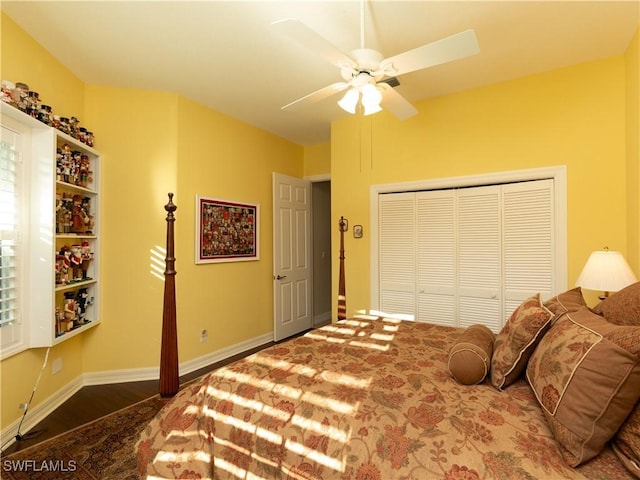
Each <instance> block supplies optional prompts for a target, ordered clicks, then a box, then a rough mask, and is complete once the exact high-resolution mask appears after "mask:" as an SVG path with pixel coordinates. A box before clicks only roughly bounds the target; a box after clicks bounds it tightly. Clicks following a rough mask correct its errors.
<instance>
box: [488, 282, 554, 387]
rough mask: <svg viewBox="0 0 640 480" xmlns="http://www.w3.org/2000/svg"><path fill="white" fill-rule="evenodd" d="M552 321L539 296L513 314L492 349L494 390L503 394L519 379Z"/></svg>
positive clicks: (551, 314)
mask: <svg viewBox="0 0 640 480" xmlns="http://www.w3.org/2000/svg"><path fill="white" fill-rule="evenodd" d="M553 317H554V315H553V313H552V312H551V311H549V310H548V309H547V308H546V307H545V306H544V305H542V303H541V302H540V294H539V293H536V294H535V295H534V296H532V297H529V298H528V299H526V300H525V301H524V302H522V304H521V305H520V306H519V307H518V308H516V309H515V310H514V312H513V313H512V314H511V317H509V320H507V323H506V324H505V326H504V327H502V330H501V331H500V333H499V334H498V336H497V337H496V341H495V343H494V345H493V358H492V360H491V384H492V385H493V386H494V387H496V388H497V389H499V390H502V389H503V388H506V387H508V386H509V385H511V384H512V383H513V382H515V381H516V380H517V379H518V377H519V376H520V375H521V374H522V372H523V371H524V369H525V367H526V366H527V361H528V360H529V357H530V356H531V354H532V353H533V350H534V349H535V348H536V345H537V344H538V342H539V341H540V339H541V338H542V335H544V332H545V331H546V330H547V328H548V327H549V325H550V322H551V319H552V318H553Z"/></svg>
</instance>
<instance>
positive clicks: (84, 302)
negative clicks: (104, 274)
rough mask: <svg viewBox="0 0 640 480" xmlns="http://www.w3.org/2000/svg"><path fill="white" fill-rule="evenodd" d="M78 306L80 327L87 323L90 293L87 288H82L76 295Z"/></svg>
mask: <svg viewBox="0 0 640 480" xmlns="http://www.w3.org/2000/svg"><path fill="white" fill-rule="evenodd" d="M76 304H77V307H78V321H77V323H78V324H79V325H84V324H85V323H87V306H88V305H89V292H88V291H87V289H86V288H81V289H79V290H78V292H77V293H76Z"/></svg>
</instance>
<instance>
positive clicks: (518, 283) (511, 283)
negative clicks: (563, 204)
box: [503, 180, 555, 321]
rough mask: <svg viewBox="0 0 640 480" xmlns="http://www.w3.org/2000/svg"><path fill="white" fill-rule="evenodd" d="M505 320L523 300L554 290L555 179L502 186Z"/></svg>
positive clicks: (544, 294)
mask: <svg viewBox="0 0 640 480" xmlns="http://www.w3.org/2000/svg"><path fill="white" fill-rule="evenodd" d="M503 205H504V207H503V211H504V213H503V218H504V226H503V244H504V246H503V252H504V275H505V282H504V283H505V292H504V294H505V321H506V319H507V318H508V317H509V315H511V312H513V310H515V309H516V308H517V307H518V305H520V304H521V303H522V301H523V300H524V299H526V298H528V297H529V296H531V295H533V294H535V293H538V292H540V296H541V297H542V299H543V301H544V300H546V299H548V298H549V297H551V296H552V292H554V288H553V287H554V286H553V272H554V264H555V262H554V258H553V252H554V249H553V245H554V238H553V212H554V205H553V180H537V181H531V182H522V183H515V184H510V185H504V186H503Z"/></svg>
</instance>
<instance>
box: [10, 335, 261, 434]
mask: <svg viewBox="0 0 640 480" xmlns="http://www.w3.org/2000/svg"><path fill="white" fill-rule="evenodd" d="M271 341H273V332H270V333H266V334H264V335H261V336H259V337H255V338H252V339H249V340H246V341H244V342H240V343H236V344H235V345H231V346H230V347H226V348H222V349H220V350H217V351H215V352H211V353H208V354H206V355H203V356H202V357H198V358H194V359H192V360H187V361H186V362H184V363H182V364H180V365H179V371H180V375H185V374H187V373H191V372H194V371H196V370H198V369H200V368H204V367H206V366H208V365H212V364H214V363H216V362H219V361H222V360H225V359H227V358H229V357H232V356H234V355H237V354H239V353H242V352H246V351H248V350H251V349H253V348H256V347H260V346H262V345H264V344H266V343H269V342H271ZM159 377H160V367H148V368H133V369H127V370H111V371H105V372H90V373H85V374H84V375H82V376H80V377H77V378H76V379H74V380H73V381H72V382H70V383H68V384H67V385H65V386H64V387H62V388H61V389H60V390H58V391H57V392H56V393H54V394H53V395H51V396H50V397H49V398H46V399H45V400H43V401H42V402H40V403H39V404H38V405H36V406H34V407H33V408H30V409H29V411H28V412H27V416H26V417H25V419H24V422H23V423H22V426H21V427H20V431H21V434H24V433H26V432H28V431H29V430H31V429H32V428H33V427H35V426H36V425H37V424H38V423H39V422H41V421H42V420H44V419H45V417H46V416H47V415H49V414H51V413H52V412H53V411H54V410H55V409H56V408H58V407H59V406H60V405H62V404H63V403H64V402H66V401H67V400H68V399H69V398H71V396H72V395H73V394H74V393H76V392H77V391H78V390H80V389H81V388H82V387H85V386H89V385H107V384H111V383H126V382H140V381H145V380H157V379H158V378H159ZM20 420H21V418H18V419H17V420H15V421H14V422H12V423H11V424H10V425H8V426H7V427H6V428H4V429H3V430H2V432H0V444H1V445H4V444H5V442H7V445H6V446H9V445H11V444H13V443H14V442H15V440H16V439H15V436H16V434H17V429H18V425H19V424H20ZM11 436H13V437H14V438H13V440H10V441H9V440H8V439H9V437H11Z"/></svg>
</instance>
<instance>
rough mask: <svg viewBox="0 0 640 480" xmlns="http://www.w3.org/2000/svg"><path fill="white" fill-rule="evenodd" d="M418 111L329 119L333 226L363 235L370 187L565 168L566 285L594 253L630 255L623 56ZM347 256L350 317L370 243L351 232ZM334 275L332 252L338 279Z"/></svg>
mask: <svg viewBox="0 0 640 480" xmlns="http://www.w3.org/2000/svg"><path fill="white" fill-rule="evenodd" d="M417 106H418V109H419V111H420V113H419V114H418V115H417V116H415V117H412V118H411V119H408V120H406V121H404V122H400V121H398V120H396V119H395V118H394V117H393V116H392V115H391V114H389V113H387V112H381V113H380V114H377V115H373V116H371V117H360V116H357V117H350V118H348V119H345V120H341V121H338V122H334V124H333V126H332V145H331V178H332V188H331V191H332V216H333V219H334V220H333V221H335V222H337V219H338V218H339V217H340V216H341V215H343V216H344V217H346V218H348V219H349V222H350V224H351V225H353V224H358V223H359V224H362V225H364V231H365V232H367V231H369V223H370V212H369V193H370V186H371V185H376V184H386V183H395V182H407V181H415V180H419V179H433V178H442V177H456V176H464V175H474V174H482V173H488V172H499V171H509V170H517V169H529V168H536V167H547V166H555V165H566V166H567V176H568V179H567V189H568V205H567V208H568V279H567V280H568V284H569V285H573V283H574V282H575V280H576V278H577V276H578V274H579V273H580V271H581V269H582V266H583V265H584V262H585V261H586V259H587V257H588V255H589V253H590V252H591V251H593V250H597V249H600V248H602V247H603V246H604V245H608V246H609V247H610V248H611V249H616V250H621V251H622V252H624V253H625V254H626V253H627V250H628V245H627V242H628V228H627V217H628V215H627V209H628V201H627V196H626V189H627V188H628V187H627V181H626V169H627V159H626V156H625V155H626V154H625V151H626V150H625V60H624V58H623V56H615V57H611V58H607V59H604V60H600V61H596V62H591V63H585V64H581V65H577V66H573V67H569V68H563V69H560V70H555V71H551V72H546V73H542V74H538V75H533V76H529V77H526V78H521V79H517V80H513V81H509V82H504V83H500V84H495V85H490V86H487V87H483V88H478V89H474V90H470V91H466V92H463V93H458V94H455V95H448V96H444V97H440V98H436V99H433V100H428V101H424V102H421V103H419V104H418V105H417ZM359 140H360V141H359ZM333 237H334V238H333V248H334V250H336V249H337V248H338V243H337V242H338V234H337V232H334V233H333ZM345 250H346V252H347V298H348V300H347V308H348V311H349V312H350V313H353V312H354V311H356V310H358V309H368V308H369V307H370V305H369V301H370V292H369V288H370V282H369V278H370V269H369V265H370V247H369V244H368V243H367V242H362V241H359V242H357V243H356V241H355V240H354V239H353V238H352V237H351V236H350V235H347V236H346V238H345ZM337 271H338V268H337V261H336V260H335V255H334V282H335V281H336V278H337V277H336V273H337ZM349 272H351V273H349ZM356 272H357V280H355V278H356V276H355V275H356ZM334 290H336V288H335V287H334ZM334 302H335V299H334ZM334 311H335V305H334Z"/></svg>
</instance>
